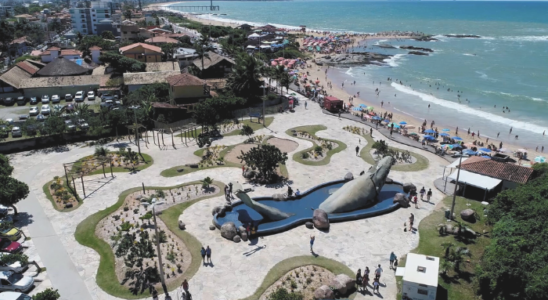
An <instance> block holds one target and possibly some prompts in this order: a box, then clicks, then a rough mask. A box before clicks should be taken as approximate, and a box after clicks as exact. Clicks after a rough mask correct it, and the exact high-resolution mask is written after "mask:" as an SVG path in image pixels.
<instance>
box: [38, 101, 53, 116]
mask: <svg viewBox="0 0 548 300" xmlns="http://www.w3.org/2000/svg"><path fill="white" fill-rule="evenodd" d="M50 112H51V108H50V107H49V104H46V105H42V107H41V108H40V113H41V114H43V115H49V113H50Z"/></svg>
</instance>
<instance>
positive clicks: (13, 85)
mask: <svg viewBox="0 0 548 300" xmlns="http://www.w3.org/2000/svg"><path fill="white" fill-rule="evenodd" d="M38 70H40V68H39V67H38V66H36V65H35V64H33V63H31V62H30V61H29V60H25V61H21V62H18V63H16V64H15V66H13V67H12V68H11V69H9V70H8V71H7V72H5V73H4V74H2V76H0V97H2V98H4V96H3V95H7V96H5V97H10V96H13V95H8V94H9V93H17V92H20V89H21V84H22V83H23V82H25V81H26V80H27V79H29V78H31V77H32V76H33V75H34V74H36V72H38Z"/></svg>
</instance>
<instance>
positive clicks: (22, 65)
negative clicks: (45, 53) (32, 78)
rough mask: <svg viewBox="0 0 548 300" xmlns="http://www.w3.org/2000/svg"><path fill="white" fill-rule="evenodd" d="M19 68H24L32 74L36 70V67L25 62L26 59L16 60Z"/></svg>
mask: <svg viewBox="0 0 548 300" xmlns="http://www.w3.org/2000/svg"><path fill="white" fill-rule="evenodd" d="M16 65H17V66H18V67H19V68H21V69H23V70H25V71H26V72H27V73H29V74H31V75H34V73H36V72H38V70H39V69H38V67H36V66H34V65H32V64H30V63H28V62H26V61H21V62H18V63H17V64H16Z"/></svg>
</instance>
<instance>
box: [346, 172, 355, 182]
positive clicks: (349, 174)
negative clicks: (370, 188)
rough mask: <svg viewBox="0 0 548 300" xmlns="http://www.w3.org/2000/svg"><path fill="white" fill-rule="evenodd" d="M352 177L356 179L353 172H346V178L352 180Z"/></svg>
mask: <svg viewBox="0 0 548 300" xmlns="http://www.w3.org/2000/svg"><path fill="white" fill-rule="evenodd" d="M352 179H354V175H352V173H350V172H348V173H346V175H344V180H346V181H350V180H352Z"/></svg>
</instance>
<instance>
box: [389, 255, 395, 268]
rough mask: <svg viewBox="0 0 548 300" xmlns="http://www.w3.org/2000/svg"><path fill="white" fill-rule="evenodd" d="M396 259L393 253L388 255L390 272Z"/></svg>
mask: <svg viewBox="0 0 548 300" xmlns="http://www.w3.org/2000/svg"><path fill="white" fill-rule="evenodd" d="M395 259H396V254H394V251H392V253H390V270H392V267H393V266H394V260H395Z"/></svg>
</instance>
